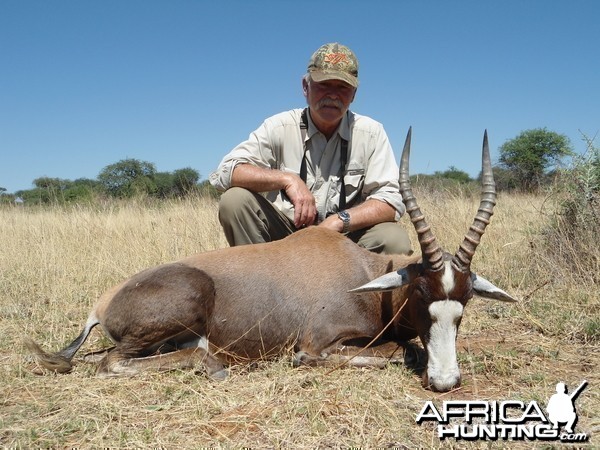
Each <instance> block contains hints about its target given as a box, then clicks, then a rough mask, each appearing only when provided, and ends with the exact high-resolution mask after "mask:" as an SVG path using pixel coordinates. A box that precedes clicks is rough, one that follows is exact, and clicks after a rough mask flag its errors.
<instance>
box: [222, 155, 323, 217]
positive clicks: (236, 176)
mask: <svg viewBox="0 0 600 450" xmlns="http://www.w3.org/2000/svg"><path fill="white" fill-rule="evenodd" d="M231 185H232V186H239V187H243V188H245V189H249V190H251V191H253V192H266V191H279V190H283V191H285V194H286V195H287V196H288V198H289V199H290V201H291V202H292V205H294V210H295V211H294V226H295V227H296V228H302V227H307V226H309V225H312V224H314V223H315V221H316V220H317V206H316V200H315V197H314V195H313V194H312V193H311V192H310V190H309V189H308V187H307V186H306V183H304V181H302V179H301V178H300V177H299V176H298V175H296V174H295V173H292V172H283V171H281V170H267V169H263V168H260V167H256V166H253V165H251V164H238V165H237V166H235V169H234V170H233V174H232V177H231Z"/></svg>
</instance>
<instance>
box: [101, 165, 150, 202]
mask: <svg viewBox="0 0 600 450" xmlns="http://www.w3.org/2000/svg"><path fill="white" fill-rule="evenodd" d="M155 174H156V168H155V167H154V164H152V163H150V162H147V161H140V160H138V159H122V160H121V161H118V162H116V163H114V164H110V165H108V166H106V167H105V168H104V169H102V171H100V174H99V175H98V182H99V183H100V185H101V186H102V187H103V188H104V190H105V191H106V192H107V193H108V194H110V195H112V196H113V197H121V198H128V197H134V196H136V195H148V194H150V195H151V194H153V193H154V191H155V190H156V184H155V183H154V176H155Z"/></svg>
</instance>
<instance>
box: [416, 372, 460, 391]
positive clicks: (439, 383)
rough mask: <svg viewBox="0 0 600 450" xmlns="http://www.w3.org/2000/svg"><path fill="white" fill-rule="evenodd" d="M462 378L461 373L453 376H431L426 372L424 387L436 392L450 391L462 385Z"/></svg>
mask: <svg viewBox="0 0 600 450" xmlns="http://www.w3.org/2000/svg"><path fill="white" fill-rule="evenodd" d="M460 383H461V379H460V375H458V376H453V375H449V376H446V377H440V376H436V377H430V376H428V375H427V373H426V372H425V373H424V374H423V387H424V388H429V389H431V390H432V391H434V392H448V391H451V390H452V389H456V388H458V387H460Z"/></svg>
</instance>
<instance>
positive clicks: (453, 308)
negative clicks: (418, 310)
mask: <svg viewBox="0 0 600 450" xmlns="http://www.w3.org/2000/svg"><path fill="white" fill-rule="evenodd" d="M429 314H430V315H431V320H432V324H431V329H430V330H429V342H428V343H427V355H428V358H429V359H428V362H427V375H428V377H429V382H430V383H431V384H432V385H433V386H434V387H435V388H436V389H438V390H448V389H450V388H452V387H453V386H454V385H456V383H457V382H458V380H459V378H460V370H459V368H458V362H457V360H456V326H457V323H458V320H459V319H460V317H461V316H462V314H463V305H462V304H461V303H460V302H457V301H456V300H440V301H437V302H433V303H432V304H431V305H430V306H429Z"/></svg>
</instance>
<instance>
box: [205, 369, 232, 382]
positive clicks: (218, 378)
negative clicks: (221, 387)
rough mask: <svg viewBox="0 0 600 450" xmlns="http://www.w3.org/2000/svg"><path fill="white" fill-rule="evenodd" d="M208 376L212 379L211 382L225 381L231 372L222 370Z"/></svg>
mask: <svg viewBox="0 0 600 450" xmlns="http://www.w3.org/2000/svg"><path fill="white" fill-rule="evenodd" d="M208 376H209V377H210V379H211V380H215V381H223V380H225V379H227V377H228V376H229V370H227V369H221V370H218V371H216V372H214V373H209V374H208Z"/></svg>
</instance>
